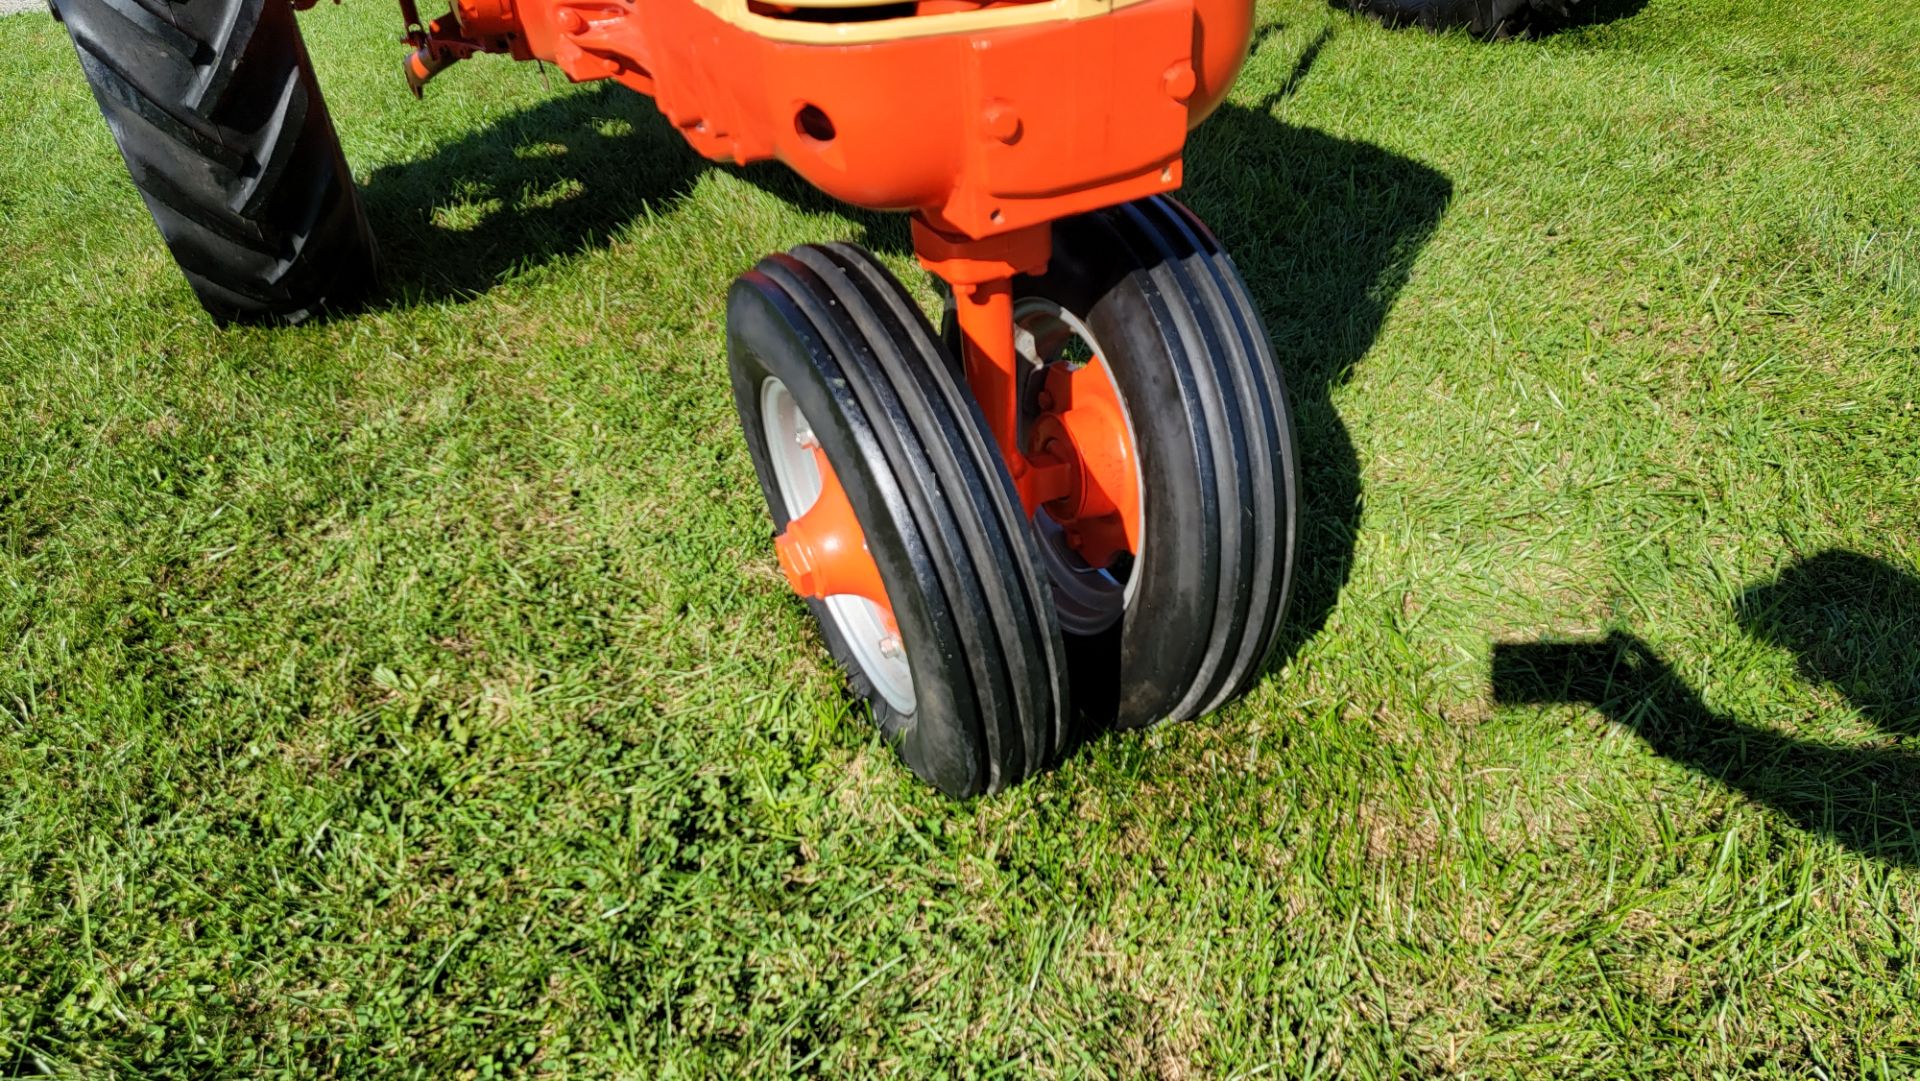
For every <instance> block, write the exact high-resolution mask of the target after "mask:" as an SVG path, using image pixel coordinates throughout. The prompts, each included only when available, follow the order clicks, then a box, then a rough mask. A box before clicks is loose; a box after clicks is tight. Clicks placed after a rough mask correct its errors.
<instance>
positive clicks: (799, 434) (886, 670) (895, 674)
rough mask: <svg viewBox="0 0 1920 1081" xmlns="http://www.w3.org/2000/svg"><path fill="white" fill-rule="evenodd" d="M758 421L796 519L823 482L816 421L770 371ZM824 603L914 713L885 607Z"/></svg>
mask: <svg viewBox="0 0 1920 1081" xmlns="http://www.w3.org/2000/svg"><path fill="white" fill-rule="evenodd" d="M760 424H761V427H762V429H763V430H764V431H765V433H766V437H767V457H768V458H770V459H772V461H773V476H774V481H775V483H776V484H777V485H778V486H779V488H780V500H781V502H783V503H785V504H786V509H787V518H788V519H789V520H791V519H794V518H798V517H800V516H801V515H803V514H805V513H806V512H807V511H809V510H811V509H812V508H813V504H814V503H815V501H817V500H818V499H819V498H820V489H821V487H822V484H821V479H820V465H819V463H818V462H817V461H816V460H815V459H814V456H813V426H812V425H811V424H809V423H807V418H806V417H805V416H804V415H802V414H801V412H800V404H799V403H798V402H796V401H794V399H793V393H792V392H791V391H789V390H788V389H787V385H786V384H785V383H782V382H781V381H780V380H778V379H775V378H773V377H772V376H768V377H767V380H766V381H765V382H763V383H761V384H760ZM825 603H826V608H827V618H828V619H831V620H832V621H833V626H834V629H835V630H837V631H839V632H840V637H841V639H842V640H843V641H845V642H846V643H847V648H848V649H849V650H851V651H852V652H853V658H854V663H855V664H857V665H859V667H860V674H861V675H863V676H865V677H866V680H867V683H868V684H869V685H871V686H872V687H873V689H874V690H875V691H878V692H879V694H880V697H881V698H883V699H885V700H886V703H887V705H888V706H891V707H892V708H893V711H894V712H895V713H899V714H902V715H906V714H911V713H912V712H913V709H914V701H915V699H914V693H913V669H912V668H911V667H910V666H909V665H908V664H907V651H906V647H905V645H904V644H903V643H902V642H901V641H900V639H899V638H897V637H895V635H894V634H893V633H892V632H890V631H888V630H887V617H886V612H885V610H884V609H882V608H881V607H880V606H879V605H877V604H875V603H873V602H872V601H870V600H868V599H866V598H865V597H855V596H852V595H850V594H843V595H840V596H833V597H828V598H827V599H826V602H825Z"/></svg>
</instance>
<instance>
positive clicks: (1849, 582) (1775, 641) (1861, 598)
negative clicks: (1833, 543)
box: [1735, 549, 1920, 738]
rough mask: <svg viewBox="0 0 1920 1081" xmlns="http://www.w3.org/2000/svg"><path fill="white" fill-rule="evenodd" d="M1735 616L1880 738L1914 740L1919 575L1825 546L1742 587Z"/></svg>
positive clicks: (1919, 720)
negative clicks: (1843, 701) (1836, 695)
mask: <svg viewBox="0 0 1920 1081" xmlns="http://www.w3.org/2000/svg"><path fill="white" fill-rule="evenodd" d="M1735 615H1736V616H1737V618H1738V619H1739V621H1740V625H1741V626H1742V627H1743V628H1745V629H1746V631H1747V633H1748V634H1751V635H1753V636H1754V637H1755V638H1758V639H1760V640H1761V641H1763V642H1767V643H1770V644H1772V645H1776V646H1780V647H1782V648H1784V649H1789V650H1792V651H1793V653H1794V654H1795V655H1796V656H1797V657H1798V658H1799V662H1800V673H1801V675H1803V676H1804V677H1806V679H1807V680H1808V681H1810V682H1814V683H1824V684H1826V685H1828V686H1830V687H1832V688H1833V689H1835V690H1837V691H1839V692H1840V693H1841V694H1843V695H1845V696H1846V698H1847V701H1848V702H1850V703H1852V705H1853V708H1855V709H1857V710H1859V711H1860V714H1861V716H1863V717H1865V718H1867V719H1868V720H1870V721H1872V722H1873V723H1874V724H1876V725H1878V726H1879V727H1880V729H1881V730H1882V731H1884V732H1886V733H1887V734H1888V735H1890V736H1895V737H1905V738H1912V737H1920V578H1915V577H1914V576H1913V575H1911V574H1908V573H1906V572H1904V571H1902V570H1900V569H1898V568H1896V567H1894V566H1892V565H1891V564H1889V563H1886V562H1884V561H1882V560H1878V559H1874V558H1873V557H1871V556H1864V555H1861V554H1860V553H1858V552H1849V551H1845V550H1842V549H1831V550H1828V551H1825V552H1821V553H1820V554H1818V555H1816V556H1813V557H1811V558H1809V559H1804V560H1800V561H1798V562H1796V563H1794V564H1793V565H1791V566H1789V567H1788V568H1787V569H1786V570H1785V571H1782V572H1781V573H1780V576H1779V577H1778V578H1776V579H1775V580H1774V581H1772V582H1769V583H1767V584H1765V585H1760V586H1755V587H1753V588H1752V589H1749V590H1747V591H1746V593H1745V594H1743V595H1742V596H1741V598H1740V601H1739V603H1738V605H1737V606H1736V607H1735Z"/></svg>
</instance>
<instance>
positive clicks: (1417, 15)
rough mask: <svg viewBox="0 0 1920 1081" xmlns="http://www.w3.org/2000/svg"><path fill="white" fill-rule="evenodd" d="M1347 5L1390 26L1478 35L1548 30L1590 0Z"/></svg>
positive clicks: (1356, 0)
mask: <svg viewBox="0 0 1920 1081" xmlns="http://www.w3.org/2000/svg"><path fill="white" fill-rule="evenodd" d="M1343 2H1344V6H1346V7H1349V8H1352V9H1353V10H1355V11H1359V12H1362V13H1364V14H1367V15H1371V16H1373V17H1374V18H1376V19H1379V20H1380V21H1381V22H1383V23H1385V24H1387V25H1388V26H1419V27H1423V28H1425V29H1428V30H1448V29H1455V28H1464V29H1465V30H1466V31H1467V32H1468V33H1470V34H1473V35H1475V36H1476V37H1484V38H1508V37H1517V36H1521V35H1526V34H1538V33H1547V32H1551V31H1553V30H1558V29H1560V28H1562V27H1565V26H1570V25H1572V24H1573V23H1575V22H1577V21H1579V19H1580V18H1581V17H1582V16H1583V15H1586V14H1588V13H1589V12H1590V11H1591V9H1592V7H1593V5H1592V4H1591V3H1589V2H1588V0H1343Z"/></svg>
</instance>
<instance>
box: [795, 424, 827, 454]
mask: <svg viewBox="0 0 1920 1081" xmlns="http://www.w3.org/2000/svg"><path fill="white" fill-rule="evenodd" d="M793 441H794V442H795V443H798V444H800V448H801V449H802V450H812V449H813V448H815V447H817V446H819V445H820V440H819V439H818V438H817V437H815V436H814V434H813V429H812V428H802V429H800V430H799V431H798V432H796V433H794V436H793Z"/></svg>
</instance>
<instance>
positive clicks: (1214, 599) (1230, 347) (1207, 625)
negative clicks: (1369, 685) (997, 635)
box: [1013, 196, 1299, 728]
mask: <svg viewBox="0 0 1920 1081" xmlns="http://www.w3.org/2000/svg"><path fill="white" fill-rule="evenodd" d="M1013 309H1014V322H1015V328H1016V331H1015V342H1016V350H1017V351H1018V352H1019V354H1020V356H1021V360H1022V362H1023V367H1024V376H1023V378H1024V382H1025V392H1024V393H1023V400H1022V402H1021V425H1022V432H1023V442H1024V443H1025V448H1024V449H1025V451H1026V453H1027V454H1028V455H1029V459H1030V460H1031V459H1032V458H1033V457H1034V456H1036V455H1045V454H1046V453H1047V450H1048V446H1049V445H1050V444H1051V443H1052V441H1053V440H1055V439H1056V438H1057V439H1058V440H1059V441H1060V443H1063V444H1067V445H1071V446H1072V447H1073V448H1075V451H1076V453H1075V454H1074V455H1073V457H1074V458H1075V459H1076V460H1077V461H1078V463H1079V467H1080V470H1081V473H1082V476H1083V477H1087V478H1091V481H1083V482H1082V484H1081V487H1082V488H1083V489H1084V488H1086V487H1089V486H1091V487H1096V488H1098V489H1099V491H1100V494H1101V498H1100V499H1099V500H1098V501H1097V502H1096V503H1095V505H1094V507H1093V508H1092V509H1093V510H1094V511H1095V512H1097V513H1095V514H1092V515H1089V513H1088V507H1087V504H1088V503H1089V502H1090V501H1089V500H1088V499H1086V498H1085V497H1084V496H1081V497H1079V498H1077V499H1070V500H1063V501H1059V502H1058V503H1048V504H1045V505H1042V506H1040V507H1038V508H1037V509H1036V510H1035V512H1034V524H1035V527H1036V528H1035V533H1036V534H1037V536H1038V537H1039V538H1040V542H1041V548H1042V552H1043V553H1044V555H1045V565H1046V567H1047V569H1048V571H1049V577H1050V578H1051V579H1052V581H1053V584H1054V592H1055V597H1056V603H1057V605H1058V608H1059V612H1060V620H1061V625H1062V627H1063V629H1064V630H1065V631H1066V642H1067V650H1068V656H1069V659H1070V665H1071V672H1072V684H1073V694H1074V700H1075V701H1076V702H1078V703H1080V704H1081V705H1082V706H1083V707H1084V708H1086V709H1087V711H1088V712H1089V713H1092V714H1094V715H1096V716H1100V717H1101V719H1103V720H1106V721H1109V722H1111V723H1115V724H1117V725H1119V726H1120V727H1126V728H1133V727H1140V726H1143V725H1148V724H1153V723H1156V722H1158V721H1162V720H1187V719H1191V718H1194V717H1198V716H1200V715H1202V714H1205V713H1209V712H1212V711H1213V710H1215V709H1218V708H1219V707H1220V706H1222V705H1224V704H1225V703H1226V702H1228V701H1229V700H1231V699H1232V698H1234V697H1235V696H1237V695H1239V694H1241V693H1243V692H1244V691H1246V690H1247V688H1248V687H1249V686H1250V685H1251V684H1252V683H1253V681H1254V680H1255V679H1256V678H1258V677H1259V675H1260V674H1261V672H1262V670H1263V668H1264V666H1265V663H1266V660H1267V657H1268V655H1269V654H1270V653H1271V652H1272V649H1273V646H1274V642H1275V640H1276V638H1277V637H1278V634H1279V630H1280V626H1281V621H1282V620H1283V618H1284V617H1285V613H1286V603H1287V597H1288V593H1289V592H1290V587H1291V579H1292V573H1293V560H1294V548H1295V545H1294V537H1295V531H1296V529H1297V528H1298V521H1299V510H1298V504H1299V474H1298V467H1297V464H1296V462H1297V458H1298V455H1297V451H1296V449H1295V447H1294V436H1293V420H1292V414H1291V412H1290V410H1289V407H1288V404H1287V394H1286V388H1285V386H1284V385H1283V384H1282V381H1281V374H1280V368H1279V365H1278V364H1277V363H1276V361H1275V359H1274V356H1273V347H1272V345H1271V343H1270V341H1269V339H1268V336H1267V331H1266V327H1265V326H1264V325H1263V324H1262V322H1261V319H1260V314H1259V312H1258V311H1256V310H1255V308H1254V306H1253V304H1252V302H1251V300H1250V299H1249V298H1248V295H1247V290H1246V286H1245V283H1243V282H1242V281H1241V279H1240V275H1239V273H1238V271H1236V270H1235V269H1234V266H1233V263H1232V261H1231V260H1229V259H1228V258H1227V256H1226V254H1225V253H1224V252H1223V251H1221V249H1220V246H1219V244H1218V243H1217V242H1216V241H1215V240H1214V238H1213V236H1212V234H1211V233H1209V232H1208V231H1207V229H1206V227H1205V226H1203V225H1202V224H1201V223H1200V221H1199V219H1198V218H1196V217H1194V216H1193V214H1192V213H1191V212H1189V211H1188V210H1187V209H1186V208H1185V207H1183V206H1181V205H1180V204H1179V203H1177V202H1174V201H1173V200H1172V199H1168V198H1165V197H1161V196H1156V197H1154V198H1150V199H1145V200H1141V201H1139V202H1135V203H1129V204H1126V205H1124V206H1118V207H1113V208H1110V209H1106V210H1101V211H1096V212H1094V213H1091V214H1085V215H1081V216H1079V217H1075V218H1069V219H1067V220H1064V221H1060V222H1056V223H1055V225H1054V228H1053V256H1052V259H1051V261H1050V262H1049V264H1048V267H1047V270H1046V272H1045V273H1044V274H1041V275H1038V276H1021V277H1018V278H1016V279H1014V282H1013ZM1056 511H1058V512H1060V513H1056ZM1102 715H1104V716H1102Z"/></svg>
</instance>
